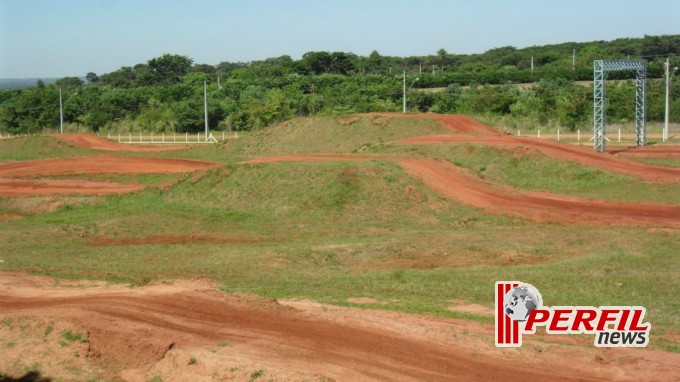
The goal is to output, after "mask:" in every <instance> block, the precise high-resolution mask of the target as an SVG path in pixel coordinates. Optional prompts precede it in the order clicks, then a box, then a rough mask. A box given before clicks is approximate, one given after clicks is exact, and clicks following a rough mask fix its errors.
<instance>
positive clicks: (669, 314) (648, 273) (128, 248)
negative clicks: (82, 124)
mask: <svg viewBox="0 0 680 382" xmlns="http://www.w3.org/2000/svg"><path fill="white" fill-rule="evenodd" d="M402 121H405V120H401V119H392V120H389V121H387V122H385V121H380V122H379V123H378V124H376V123H374V122H375V120H374V119H370V118H359V119H357V120H355V121H354V122H350V123H347V122H342V123H341V122H339V121H338V120H336V119H331V118H328V119H322V120H319V119H311V120H305V119H301V120H295V121H292V122H288V123H286V124H283V125H280V126H277V127H274V128H272V129H271V131H269V130H265V131H262V132H258V133H255V134H252V135H250V136H248V137H245V138H243V139H242V140H239V141H238V142H230V143H227V144H223V145H212V146H200V147H196V148H194V149H191V150H188V151H178V152H162V153H152V154H153V156H163V157H181V158H187V157H191V158H200V159H210V160H215V161H220V162H222V163H223V165H222V166H221V167H220V168H218V169H215V170H210V171H207V172H201V173H196V174H187V175H179V176H178V175H173V176H154V175H147V176H132V175H129V176H128V175H125V176H123V175H115V176H103V175H97V176H95V177H94V178H95V179H98V180H101V179H111V180H116V181H120V182H142V183H145V184H161V183H163V184H165V186H163V187H151V188H148V189H146V190H144V191H140V192H136V193H132V194H127V195H122V196H117V195H114V196H108V197H74V196H69V197H64V198H56V197H54V198H52V197H49V198H48V197H40V198H39V197H35V198H7V197H4V198H0V215H1V214H3V213H5V214H8V213H12V212H13V211H14V213H18V212H17V211H20V212H21V215H22V216H23V215H32V216H28V217H25V218H22V219H16V220H11V221H4V222H3V221H0V243H2V250H0V259H1V260H2V261H3V262H2V263H0V270H21V271H27V272H31V273H37V274H46V275H50V276H54V277H57V278H68V279H103V280H108V281H111V282H131V283H135V284H143V283H146V282H148V281H150V280H153V279H165V278H191V277H194V276H198V275H200V276H206V277H209V278H212V279H215V280H218V281H219V282H220V283H221V285H222V289H223V290H225V291H233V292H250V293H256V294H259V295H262V296H267V297H275V298H284V297H285V298H301V299H312V300H316V301H321V302H324V303H330V304H337V305H355V304H351V303H349V302H347V299H348V298H351V297H370V298H373V299H375V300H376V302H375V303H372V304H363V305H360V306H366V307H371V308H378V309H392V310H398V311H405V312H416V313H426V314H433V315H438V316H452V317H461V318H468V319H473V320H478V321H482V322H493V316H490V315H474V314H470V313H461V312H456V311H452V310H450V309H449V308H450V307H452V306H455V305H456V304H464V303H477V304H481V305H484V306H487V307H489V308H491V307H492V306H493V297H494V291H493V284H494V282H495V281H497V280H504V279H508V280H512V279H518V280H523V281H526V282H530V283H532V284H533V285H536V286H537V287H538V288H539V289H540V290H541V293H542V294H543V297H544V300H545V303H546V304H547V305H595V306H597V305H643V306H645V307H646V308H647V309H648V320H649V322H651V323H652V328H653V329H652V336H651V344H652V346H657V347H661V348H665V349H668V350H672V351H680V339H678V338H677V336H674V335H673V334H672V333H673V332H675V333H677V332H678V331H679V330H680V317H679V316H678V315H677V312H678V311H680V300H678V299H677V295H678V294H680V286H679V285H678V283H677V282H676V281H675V280H676V279H677V276H678V271H677V270H678V269H680V258H679V257H678V256H677V252H678V249H680V236H679V235H678V234H677V231H674V230H668V229H664V228H640V227H616V226H589V225H582V226H576V225H562V224H538V223H535V222H532V221H527V220H523V219H519V218H509V217H506V216H500V215H488V214H485V213H483V211H481V210H479V209H477V208H472V207H469V206H466V205H462V204H460V203H457V202H455V201H452V200H450V199H447V198H445V197H442V196H441V195H439V194H438V193H436V192H434V191H432V190H431V189H430V188H428V187H427V186H426V185H424V184H423V183H422V182H420V181H419V180H417V179H414V178H412V177H410V176H408V175H407V174H406V173H404V172H403V171H402V169H401V167H399V166H398V165H397V164H395V163H393V162H392V161H390V160H388V159H386V160H383V161H377V162H327V163H272V164H259V165H248V164H236V162H237V161H238V160H241V159H243V158H246V157H249V156H255V155H273V154H280V153H290V152H298V153H299V152H327V151H348V152H351V151H356V152H362V153H365V154H376V155H377V154H381V155H385V156H386V158H389V157H391V156H397V155H398V156H417V155H431V156H436V157H442V158H446V159H448V160H450V161H451V162H453V163H455V164H457V165H459V166H463V167H467V168H470V169H472V170H473V171H475V172H477V173H478V174H480V175H484V176H485V177H486V178H487V179H489V180H492V181H494V182H499V183H504V184H509V185H512V186H514V187H517V188H522V189H544V190H549V191H551V192H556V193H563V194H570V195H579V196H588V197H598V198H609V199H623V200H633V201H639V200H652V201H655V202H660V203H661V202H663V203H675V204H678V203H680V197H678V196H677V195H676V194H677V192H675V193H674V192H673V190H675V191H677V185H670V186H669V185H663V184H652V183H645V182H642V181H638V180H636V179H633V178H629V177H625V176H620V175H614V174H609V173H606V172H603V171H601V170H596V169H590V168H586V167H583V166H580V165H576V164H572V163H567V162H561V161H557V160H554V159H551V158H548V157H545V156H543V155H542V154H537V153H530V154H528V155H524V156H522V157H519V158H515V156H514V155H513V152H510V151H503V150H496V149H492V148H485V147H481V146H465V145H463V146H445V145H441V146H439V145H429V146H397V145H392V144H389V142H390V141H392V140H395V139H398V138H402V137H404V136H408V135H423V131H427V132H428V133H437V132H439V131H438V129H439V127H438V126H437V125H435V124H430V122H429V121H426V120H423V121H412V122H414V123H415V125H409V124H404V125H401V124H402V123H403V122H402ZM381 123H383V124H384V126H381V125H380V124H381ZM354 129H358V130H361V132H362V135H361V136H356V131H355V130H354ZM296 132H297V133H296ZM294 134H300V135H299V136H304V137H305V139H306V140H304V141H303V142H302V143H300V145H299V146H296V144H295V139H296V138H295V135H294ZM286 137H290V138H289V140H286V139H288V138H286ZM300 139H302V138H300ZM0 144H1V145H2V146H0V158H3V160H9V159H33V158H38V157H46V156H50V157H55V156H72V155H84V154H87V153H88V152H89V151H87V150H81V149H77V148H73V147H63V145H59V144H55V143H54V138H43V137H29V138H26V139H23V140H12V141H8V142H2V143H0ZM42 145H45V146H46V148H44V149H41V148H40V147H42ZM15 146H18V148H17V147H15ZM31 147H32V148H33V149H31ZM5 149H7V151H5ZM12 150H14V151H12ZM138 155H139V154H138ZM88 179H90V176H88ZM45 200H47V201H48V202H49V201H50V200H52V201H58V205H56V207H54V208H51V209H45V210H42V212H40V211H41V210H40V209H34V210H33V211H39V213H35V212H34V213H31V212H30V211H31V208H33V207H34V206H35V205H39V204H40V203H44V202H45ZM21 208H23V210H21ZM161 236H162V237H165V236H167V237H173V236H185V237H186V236H188V237H191V236H193V237H194V238H196V240H195V242H192V243H189V244H156V245H144V244H140V241H143V238H148V237H161ZM213 238H221V239H223V241H222V242H214V241H213V240H212V239H213ZM102 243H104V245H102Z"/></svg>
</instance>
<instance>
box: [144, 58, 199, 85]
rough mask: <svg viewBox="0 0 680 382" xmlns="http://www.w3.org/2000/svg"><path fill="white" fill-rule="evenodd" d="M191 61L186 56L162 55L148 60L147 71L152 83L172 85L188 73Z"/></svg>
mask: <svg viewBox="0 0 680 382" xmlns="http://www.w3.org/2000/svg"><path fill="white" fill-rule="evenodd" d="M192 63H193V60H192V59H190V58H189V57H187V56H180V55H173V54H164V55H162V56H161V57H157V58H152V59H151V60H149V63H148V65H149V69H150V70H151V73H152V78H153V80H154V83H156V84H159V85H172V84H176V83H178V82H181V81H182V77H183V76H184V75H185V74H187V73H188V72H189V69H191V64H192Z"/></svg>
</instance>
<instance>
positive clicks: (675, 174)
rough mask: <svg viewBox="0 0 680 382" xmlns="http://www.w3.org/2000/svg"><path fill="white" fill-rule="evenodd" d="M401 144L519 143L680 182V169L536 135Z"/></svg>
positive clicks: (607, 167)
mask: <svg viewBox="0 0 680 382" xmlns="http://www.w3.org/2000/svg"><path fill="white" fill-rule="evenodd" d="M397 143H409V144H411V143H459V144H463V143H473V144H481V145H487V146H493V147H501V148H514V147H518V146H522V147H527V148H532V149H536V150H539V151H541V152H543V153H544V154H546V155H548V156H550V157H553V158H558V159H563V160H568V161H572V162H576V163H580V164H582V165H584V166H588V167H595V168H601V169H603V170H607V171H611V172H615V173H619V174H624V175H630V176H635V177H638V178H641V179H644V180H647V181H652V182H669V183H677V182H680V168H678V167H663V166H654V165H650V164H646V163H640V162H635V161H632V160H628V159H624V158H618V157H616V156H613V155H605V154H600V153H597V152H595V151H594V150H593V149H588V148H586V147H580V146H575V145H569V144H563V143H559V142H554V141H549V140H543V139H538V138H532V137H514V136H508V135H503V136H461V135H431V136H424V137H413V138H407V139H401V140H399V141H397Z"/></svg>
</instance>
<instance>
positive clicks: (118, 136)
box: [118, 133, 120, 143]
mask: <svg viewBox="0 0 680 382" xmlns="http://www.w3.org/2000/svg"><path fill="white" fill-rule="evenodd" d="M118 143H120V133H118Z"/></svg>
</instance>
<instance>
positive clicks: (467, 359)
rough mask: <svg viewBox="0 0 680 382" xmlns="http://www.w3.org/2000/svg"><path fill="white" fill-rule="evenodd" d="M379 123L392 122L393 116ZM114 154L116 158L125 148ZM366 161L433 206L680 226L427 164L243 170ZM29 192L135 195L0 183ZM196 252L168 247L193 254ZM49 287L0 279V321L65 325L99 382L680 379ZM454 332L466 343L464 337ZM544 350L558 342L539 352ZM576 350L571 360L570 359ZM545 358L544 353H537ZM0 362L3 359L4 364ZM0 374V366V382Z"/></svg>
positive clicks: (401, 321)
mask: <svg viewBox="0 0 680 382" xmlns="http://www.w3.org/2000/svg"><path fill="white" fill-rule="evenodd" d="M388 116H390V117H392V116H394V117H399V118H402V117H403V116H402V115H399V114H397V115H388ZM408 117H411V118H413V117H414V116H408ZM415 118H434V119H436V120H437V121H439V122H440V123H442V124H443V125H444V126H446V128H447V130H448V131H450V132H451V133H452V134H466V135H449V136H436V137H419V138H412V139H410V140H409V139H407V140H403V141H400V142H404V143H449V142H451V143H455V144H458V143H465V142H468V143H474V144H482V145H486V144H488V145H492V146H495V147H504V148H513V147H516V146H524V147H529V148H533V149H536V150H540V151H542V152H544V153H546V154H547V155H549V156H553V157H556V158H559V159H566V160H572V161H575V162H578V163H582V164H584V165H587V166H592V167H598V168H602V169H605V170H607V171H612V172H620V173H624V174H628V175H632V176H638V177H640V178H642V179H646V180H650V181H657V182H680V169H674V168H669V167H661V166H653V165H645V164H641V163H638V162H634V161H630V160H626V159H621V158H617V157H614V156H611V155H601V154H597V153H594V152H592V150H587V149H585V148H580V147H573V146H572V145H568V144H560V143H556V142H549V141H543V140H537V139H533V138H515V137H509V136H505V135H503V134H502V133H499V132H498V131H496V130H495V129H492V128H490V127H488V126H485V125H483V124H481V123H479V122H477V121H475V120H473V119H471V118H469V117H462V116H432V115H425V116H417V117H415ZM471 121H472V122H471ZM467 134H470V135H467ZM97 140H99V138H97ZM87 141H88V139H85V142H86V143H83V144H89V143H87ZM74 142H75V141H74ZM74 144H78V143H74ZM112 144H113V145H114V146H116V147H117V148H120V146H123V147H128V146H125V145H119V144H115V143H112ZM173 148H174V147H173ZM145 149H146V148H145ZM117 151H125V150H117ZM152 151H155V150H152ZM367 160H392V161H395V162H396V163H398V164H399V165H400V166H402V168H404V170H405V171H406V172H407V173H409V174H410V175H412V176H413V177H415V178H418V179H421V180H422V181H423V182H424V183H425V184H426V185H428V186H429V187H432V188H433V189H434V190H436V191H438V192H440V193H442V194H443V195H446V196H448V197H451V198H453V199H455V200H459V201H461V202H463V203H467V204H471V205H474V206H477V207H481V208H484V209H485V211H487V212H489V213H499V214H509V215H512V216H522V217H527V218H530V219H533V220H536V221H550V222H558V223H567V224H583V222H588V224H623V225H658V226H664V227H668V226H672V227H676V226H679V225H680V207H678V206H675V205H658V204H649V203H645V204H637V203H628V202H618V201H606V200H595V199H583V198H575V197H569V196H562V195H555V194H550V193H546V192H535V191H520V190H516V189H513V188H510V187H507V186H502V185H496V184H491V183H489V182H487V181H484V180H483V179H480V178H479V177H477V176H476V175H475V174H473V173H470V172H468V171H466V170H463V169H460V168H458V167H456V166H454V165H452V164H450V163H448V162H446V161H438V160H435V159H432V158H417V159H416V158H395V157H379V156H374V157H372V156H362V157H359V156H354V155H351V154H340V153H329V154H314V155H288V156H286V155H284V156H276V157H267V158H253V159H251V160H248V161H245V162H243V163H249V164H259V163H270V162H298V161H310V162H315V161H367ZM214 166H218V164H217V163H212V162H201V161H190V160H177V159H157V158H143V157H137V158H133V157H116V156H106V155H104V156H94V157H77V158H69V159H47V160H37V161H26V162H11V163H4V164H0V177H22V176H23V177H28V176H34V175H68V174H96V173H109V174H110V173H167V172H169V173H183V172H188V171H194V170H200V169H207V168H211V167H214ZM40 187H43V189H48V190H50V191H49V192H50V193H59V192H61V191H59V190H71V191H63V192H64V193H77V192H78V191H74V190H78V189H80V190H83V192H91V193H93V194H97V193H99V192H100V191H101V193H106V192H105V191H102V190H107V187H108V190H116V191H112V192H126V191H124V189H125V187H132V188H134V187H141V186H138V185H118V184H115V183H112V182H90V181H82V180H62V179H17V178H2V179H0V193H3V192H9V194H13V195H28V194H31V192H32V191H31V190H37V189H39V188H40ZM3 190H6V191H3ZM12 190H15V191H12ZM87 190H89V191H87ZM12 192H14V193H12ZM36 192H37V191H36ZM37 193H39V192H37ZM594 211H595V212H594ZM161 239H162V238H156V237H153V238H147V237H145V238H140V239H139V241H133V242H132V243H127V242H120V243H119V242H115V243H112V242H106V241H105V240H104V241H103V242H104V243H105V244H106V245H127V244H133V245H138V244H147V241H153V240H156V241H159V242H162V243H165V244H167V242H166V241H164V240H161ZM202 239H204V238H193V237H190V238H182V239H175V240H176V241H177V243H185V242H189V243H193V242H200V240H202ZM102 240H103V239H102ZM205 240H207V239H205ZM211 240H212V239H211ZM149 244H153V242H151V243H149ZM55 284H56V283H55V281H54V280H52V279H49V278H45V277H35V276H27V275H23V274H19V273H0V315H3V316H13V317H19V316H21V317H25V316H33V317H35V316H37V317H40V318H41V319H44V320H54V321H56V322H68V323H75V325H76V326H77V328H78V329H79V330H82V331H84V332H86V333H88V339H89V342H88V344H87V345H86V358H87V359H88V360H92V361H94V362H96V363H98V364H100V365H103V367H105V368H106V369H107V370H108V373H110V375H109V377H111V378H122V379H124V380H129V381H147V380H149V379H151V378H153V377H154V376H155V375H163V380H165V381H183V380H211V378H212V377H214V375H215V373H218V374H220V373H221V374H220V375H219V377H220V378H222V379H237V380H244V379H245V380H248V377H249V376H250V374H249V373H250V372H251V371H254V370H256V369H264V370H265V372H266V374H265V377H264V378H263V380H268V379H274V380H296V381H297V380H322V379H324V378H326V379H328V380H332V379H335V380H432V381H437V380H442V381H443V380H471V381H487V380H497V381H504V380H512V381H515V380H537V381H542V380H551V381H552V380H678V379H680V370H679V369H678V368H677V365H678V364H680V355H678V354H675V353H666V352H661V351H653V350H648V349H597V348H594V347H593V346H592V339H587V340H584V339H582V338H581V339H575V338H568V339H565V338H558V339H553V337H555V336H552V337H548V336H542V337H540V336H537V337H540V340H541V342H539V341H538V340H535V342H534V340H533V339H527V342H526V344H525V346H524V347H523V348H522V349H516V351H505V350H500V349H496V348H494V346H493V326H491V325H482V324H477V323H474V322H470V321H457V320H452V319H443V318H432V317H423V316H415V315H408V314H402V313H395V312H382V311H371V310H364V309H352V308H340V307H330V306H329V307H325V306H320V305H319V304H316V303H312V302H304V301H302V302H301V301H276V300H268V299H263V298H258V297H253V296H243V295H234V294H225V293H222V292H219V291H218V290H216V289H215V284H214V283H211V282H208V281H205V280H198V281H196V280H194V281H165V282H155V283H153V284H151V285H148V286H144V287H136V288H130V287H127V286H105V285H101V284H82V285H80V284H78V285H76V286H75V287H68V286H56V285H55ZM0 329H2V328H0ZM463 331H465V332H470V333H472V335H461V334H460V333H461V332H463ZM545 340H549V341H558V342H550V343H546V342H545ZM559 341H562V342H559ZM578 341H581V342H578ZM577 342H578V346H574V345H575V343H577ZM223 343H228V345H226V346H221V345H220V344H223ZM532 345H535V346H532ZM544 348H549V349H550V351H547V352H544V351H543V350H537V349H544ZM3 350H4V351H6V353H5V354H6V355H9V354H10V353H11V351H10V350H5V349H3ZM57 351H59V348H57ZM190 357H196V359H197V363H196V364H195V365H190V364H189V362H187V361H188V360H189V359H190ZM0 358H2V357H0ZM55 362H56V361H55ZM225 365H230V366H232V368H236V369H239V370H248V374H238V373H239V372H241V371H239V372H232V371H230V370H229V371H227V368H226V367H225ZM249 367H250V369H248V368H249ZM1 370H2V359H0V379H2V378H1V377H2V373H1Z"/></svg>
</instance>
